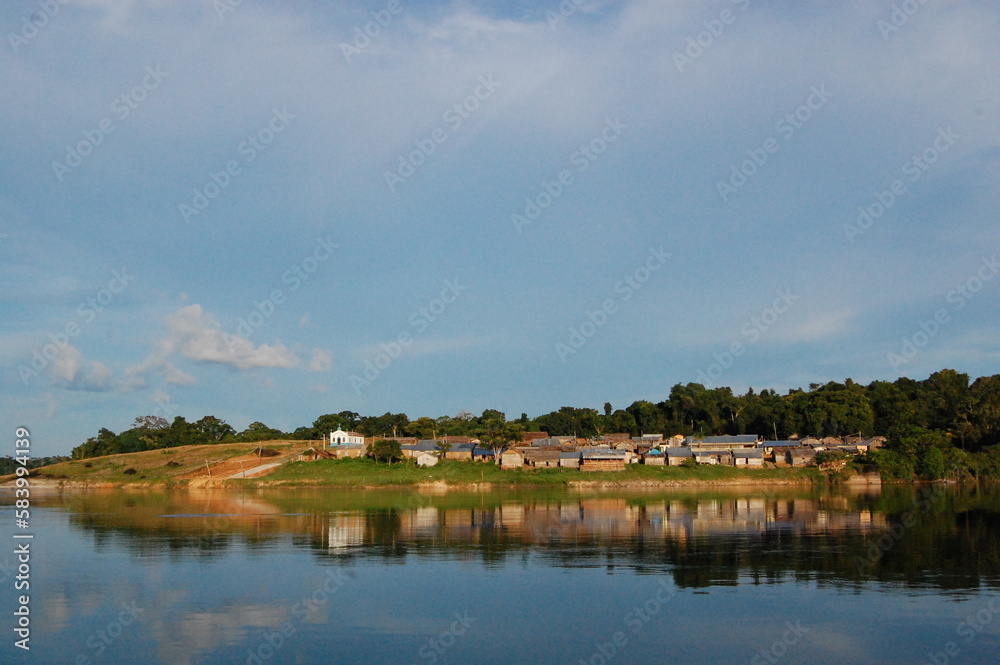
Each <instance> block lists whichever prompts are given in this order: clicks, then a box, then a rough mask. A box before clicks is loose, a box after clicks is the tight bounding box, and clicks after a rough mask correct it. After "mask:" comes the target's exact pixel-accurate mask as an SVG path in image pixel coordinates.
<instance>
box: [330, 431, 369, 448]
mask: <svg viewBox="0 0 1000 665" xmlns="http://www.w3.org/2000/svg"><path fill="white" fill-rule="evenodd" d="M364 443H365V437H364V436H363V435H361V434H358V433H357V432H345V431H344V430H343V429H342V428H340V427H338V428H337V431H336V432H330V445H331V446H361V445H364Z"/></svg>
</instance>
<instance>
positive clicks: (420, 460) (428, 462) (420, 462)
mask: <svg viewBox="0 0 1000 665" xmlns="http://www.w3.org/2000/svg"><path fill="white" fill-rule="evenodd" d="M414 459H415V460H416V461H417V466H435V465H437V463H438V459H439V458H438V456H437V455H435V454H434V453H431V452H427V451H422V452H420V453H418V454H417V456H416V457H415V458H414Z"/></svg>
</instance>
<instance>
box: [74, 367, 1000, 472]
mask: <svg viewBox="0 0 1000 665" xmlns="http://www.w3.org/2000/svg"><path fill="white" fill-rule="evenodd" d="M338 427H341V428H343V429H345V430H354V431H357V432H359V433H361V434H364V435H365V436H368V437H393V436H412V437H418V438H422V439H428V438H434V437H441V436H447V435H469V436H480V437H489V438H491V439H492V438H495V437H497V436H498V432H501V431H503V432H508V433H511V434H513V437H514V438H516V433H517V432H518V431H543V432H548V433H549V434H550V435H571V434H575V435H577V436H581V437H592V436H599V435H602V434H609V433H612V432H628V433H629V434H631V435H633V436H636V435H639V434H663V435H665V436H671V435H674V434H685V435H691V434H693V435H699V436H708V435H717V434H747V433H752V434H760V435H762V436H764V437H765V438H767V439H789V438H796V437H805V436H817V437H825V436H847V435H852V434H854V435H862V436H873V435H882V436H886V437H888V442H887V444H886V448H885V450H881V451H876V452H874V453H872V454H871V455H869V456H868V457H867V458H864V459H862V460H861V461H862V462H863V463H867V464H872V465H875V466H877V467H878V468H879V470H880V471H881V472H882V474H883V475H884V476H889V477H898V478H910V477H913V476H915V475H916V476H921V477H924V478H942V477H948V476H963V475H973V476H981V475H991V476H1000V445H998V444H1000V375H994V376H989V377H980V378H978V379H976V380H975V381H970V378H969V375H968V374H963V373H960V372H956V371H954V370H950V369H945V370H941V371H940V372H935V373H934V374H932V375H931V376H929V377H928V378H927V379H924V380H922V381H918V380H914V379H909V378H906V377H902V378H899V379H897V380H896V381H892V382H889V381H873V382H872V383H870V384H868V385H867V386H864V385H860V384H857V383H855V382H854V381H852V380H851V379H847V380H846V381H845V382H844V383H836V382H830V383H826V384H823V385H819V384H811V385H810V386H809V389H808V390H803V389H794V390H790V391H788V393H787V394H785V395H779V394H778V393H777V392H775V391H774V390H762V391H760V392H755V391H754V390H753V389H752V388H751V389H750V390H748V391H747V392H746V393H745V394H742V395H736V394H734V393H733V391H732V390H731V389H730V388H725V387H720V388H713V389H707V388H705V387H704V386H703V385H701V384H698V383H688V384H687V385H681V384H677V385H675V386H674V387H673V388H672V389H671V390H670V394H669V396H668V397H667V399H665V400H664V401H662V402H658V403H654V402H647V401H637V402H634V403H632V404H631V405H630V406H628V407H626V408H624V409H614V408H613V407H612V405H611V404H610V403H605V404H604V408H603V411H598V410H597V409H592V408H577V407H569V406H564V407H562V408H560V409H559V410H557V411H553V412H551V413H547V414H544V415H541V416H538V417H537V418H528V416H527V414H524V413H522V414H521V416H520V418H511V419H508V418H507V416H506V414H504V413H503V412H501V411H497V410H493V409H486V410H485V411H483V413H482V414H480V415H479V416H476V415H474V414H472V413H469V412H468V411H461V412H459V413H457V414H456V415H454V416H441V417H438V418H431V417H427V416H421V417H418V418H416V419H415V420H410V418H409V417H408V416H407V415H406V414H405V413H385V414H383V415H381V416H361V415H360V414H357V413H355V412H353V411H341V412H339V413H329V414H325V415H321V416H319V417H318V418H317V419H316V420H315V421H314V422H313V423H312V425H310V426H303V427H299V428H298V429H296V430H295V431H293V432H281V431H279V430H276V429H273V428H271V427H268V426H267V425H265V424H264V423H261V422H255V423H252V424H251V425H250V426H249V427H247V428H246V429H245V430H243V431H241V432H237V431H236V430H235V429H234V428H233V427H231V426H230V425H229V424H227V423H226V422H225V421H223V420H220V419H219V418H216V417H215V416H205V417H203V418H201V419H200V420H197V421H195V422H188V421H187V420H185V419H184V418H183V417H180V416H178V417H176V418H174V420H173V422H172V423H171V422H168V421H167V420H165V419H163V418H160V417H157V416H143V417H141V418H137V419H136V421H135V423H134V425H133V427H132V428H131V429H128V430H125V431H124V432H121V433H120V434H115V433H114V432H112V431H111V430H108V429H101V430H100V431H99V432H98V433H97V436H95V437H91V438H89V439H88V440H87V441H86V442H85V443H83V444H81V445H79V446H77V447H76V448H74V449H73V453H72V454H73V458H74V459H81V458H85V457H95V456H99V455H110V454H115V453H127V452H138V451H142V450H153V449H157V448H168V447H172V446H183V445H190V444H206V443H222V442H239V441H247V442H257V441H266V440H273V439H299V440H313V439H321V438H323V437H324V436H325V435H326V434H327V433H328V432H330V431H332V430H335V429H337V428H338Z"/></svg>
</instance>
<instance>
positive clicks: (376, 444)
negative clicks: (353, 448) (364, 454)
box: [368, 439, 403, 464]
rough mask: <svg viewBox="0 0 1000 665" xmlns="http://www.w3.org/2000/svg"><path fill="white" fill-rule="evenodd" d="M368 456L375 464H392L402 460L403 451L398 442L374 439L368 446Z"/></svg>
mask: <svg viewBox="0 0 1000 665" xmlns="http://www.w3.org/2000/svg"><path fill="white" fill-rule="evenodd" d="M368 456H369V457H371V458H372V459H374V460H375V461H376V462H388V463H389V464H392V463H393V462H394V461H396V460H399V459H402V458H403V451H402V449H401V447H400V445H399V441H396V440H395V439H375V441H372V443H371V445H370V446H368Z"/></svg>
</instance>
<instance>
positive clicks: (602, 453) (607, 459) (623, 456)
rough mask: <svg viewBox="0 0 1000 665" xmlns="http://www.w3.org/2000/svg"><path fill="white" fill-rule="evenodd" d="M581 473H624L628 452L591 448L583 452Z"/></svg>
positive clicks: (629, 453)
mask: <svg viewBox="0 0 1000 665" xmlns="http://www.w3.org/2000/svg"><path fill="white" fill-rule="evenodd" d="M581 454H582V460H581V462H580V470H581V471H624V470H625V464H626V462H627V461H628V457H627V456H629V455H633V456H634V454H633V453H631V452H629V451H627V450H612V449H611V448H590V449H587V450H584V451H582V453H581Z"/></svg>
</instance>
